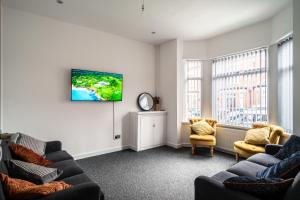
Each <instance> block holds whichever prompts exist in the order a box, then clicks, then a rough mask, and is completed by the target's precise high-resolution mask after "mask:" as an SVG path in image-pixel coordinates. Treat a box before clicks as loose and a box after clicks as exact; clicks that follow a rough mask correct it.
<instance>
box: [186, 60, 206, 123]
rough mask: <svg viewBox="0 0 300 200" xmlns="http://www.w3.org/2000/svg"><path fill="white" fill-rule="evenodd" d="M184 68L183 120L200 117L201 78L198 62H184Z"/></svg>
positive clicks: (200, 67) (200, 65)
mask: <svg viewBox="0 0 300 200" xmlns="http://www.w3.org/2000/svg"><path fill="white" fill-rule="evenodd" d="M184 68H185V81H184V82H185V95H184V96H185V101H184V102H185V113H184V120H187V119H189V118H192V117H200V116H201V77H202V63H201V61H200V60H184Z"/></svg>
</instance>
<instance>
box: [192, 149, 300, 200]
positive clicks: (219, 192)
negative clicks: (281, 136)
mask: <svg viewBox="0 0 300 200" xmlns="http://www.w3.org/2000/svg"><path fill="white" fill-rule="evenodd" d="M281 147H282V146H281V145H267V146H266V153H259V154H256V155H254V156H251V157H250V158H248V159H247V160H243V161H240V162H239V163H237V164H235V165H233V166H232V167H231V168H229V169H227V170H226V171H222V172H219V173H217V174H216V175H214V176H212V177H206V176H199V177H197V178H196V180H195V200H221V199H222V200H261V199H259V198H257V197H255V196H252V195H250V194H247V193H243V192H239V191H235V190H230V189H227V188H225V187H224V185H223V181H224V180H226V179H228V178H230V177H234V176H252V177H253V176H256V173H257V172H259V171H261V170H263V169H265V168H267V166H270V165H272V164H274V163H277V162H279V161H280V160H279V159H277V158H275V157H274V156H273V155H274V154H275V153H277V152H278V151H279V149H280V148H281ZM297 199H300V172H299V173H298V175H297V176H296V178H295V179H294V182H293V184H292V186H291V187H290V188H289V189H288V191H287V192H286V194H285V196H284V197H283V200H297Z"/></svg>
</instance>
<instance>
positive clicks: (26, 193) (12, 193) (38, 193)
mask: <svg viewBox="0 0 300 200" xmlns="http://www.w3.org/2000/svg"><path fill="white" fill-rule="evenodd" d="M0 181H1V182H2V185H3V186H4V187H3V188H4V190H5V193H7V194H8V196H9V198H10V199H11V200H32V199H36V198H39V197H44V196H47V195H49V194H51V193H55V192H58V191H61V190H65V189H68V188H70V187H72V186H71V185H69V184H67V183H65V182H63V181H59V182H58V181H54V182H51V183H45V184H43V185H36V184H34V183H31V182H28V181H24V180H21V179H14V178H10V177H9V176H7V175H4V174H0Z"/></svg>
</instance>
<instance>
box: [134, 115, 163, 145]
mask: <svg viewBox="0 0 300 200" xmlns="http://www.w3.org/2000/svg"><path fill="white" fill-rule="evenodd" d="M166 117H167V112H166V111H154V112H132V113H130V133H129V146H130V148H131V149H133V150H135V151H142V150H145V149H150V148H153V147H158V146H162V145H165V143H166V122H167V120H166Z"/></svg>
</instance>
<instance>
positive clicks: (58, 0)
mask: <svg viewBox="0 0 300 200" xmlns="http://www.w3.org/2000/svg"><path fill="white" fill-rule="evenodd" d="M56 2H57V3H58V4H64V2H63V1H62V0H56Z"/></svg>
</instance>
